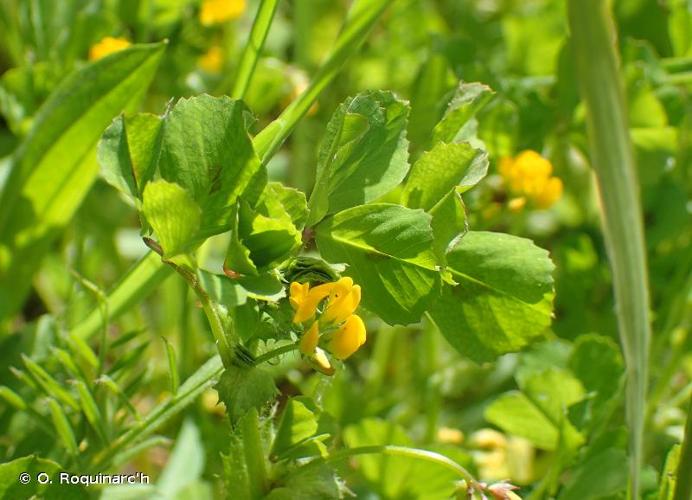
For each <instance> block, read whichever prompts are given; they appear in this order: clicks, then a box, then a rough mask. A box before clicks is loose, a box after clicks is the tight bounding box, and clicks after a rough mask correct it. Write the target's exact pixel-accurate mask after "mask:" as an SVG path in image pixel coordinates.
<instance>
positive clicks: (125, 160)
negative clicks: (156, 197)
mask: <svg viewBox="0 0 692 500" xmlns="http://www.w3.org/2000/svg"><path fill="white" fill-rule="evenodd" d="M162 124H163V120H162V119H161V117H159V116H156V115H152V114H149V113H138V114H136V115H132V116H119V117H118V118H116V119H115V120H113V123H111V125H110V126H109V127H108V128H107V129H106V131H105V132H104V133H103V135H102V136H101V140H100V141H99V144H98V150H97V158H98V162H99V165H100V166H101V175H103V178H104V179H105V180H106V181H107V182H108V183H109V184H110V185H112V186H113V187H115V188H116V189H118V190H119V191H121V192H123V193H125V194H126V195H128V196H130V197H131V198H133V199H137V198H141V197H142V188H143V187H144V185H145V184H146V183H147V182H148V181H149V180H150V179H151V177H152V175H153V174H154V170H155V168H156V163H157V161H158V153H159V150H160V140H161V130H162Z"/></svg>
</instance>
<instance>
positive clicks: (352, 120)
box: [307, 91, 409, 226]
mask: <svg viewBox="0 0 692 500" xmlns="http://www.w3.org/2000/svg"><path fill="white" fill-rule="evenodd" d="M408 113H409V108H408V105H407V104H406V103H405V102H404V101H401V100H400V99H398V98H397V97H396V96H394V94H392V93H391V92H384V91H374V92H365V93H362V94H358V95H357V96H356V97H352V98H349V99H347V100H346V101H345V102H344V103H343V104H342V105H341V106H340V107H339V109H337V111H336V112H335V113H334V116H332V119H331V120H330V121H329V123H328V124H327V130H326V135H325V138H324V140H323V143H322V146H321V148H320V153H319V159H318V163H317V174H316V181H315V188H314V189H313V192H312V195H311V196H310V215H309V216H308V221H307V225H308V226H312V225H314V224H316V223H317V222H319V221H320V220H322V218H324V217H325V216H326V215H329V214H332V213H334V212H338V211H340V210H344V209H347V208H351V207H354V206H356V205H361V204H364V203H368V202H371V201H374V200H376V199H378V198H380V197H381V196H384V195H385V194H387V193H388V192H389V191H391V190H392V189H393V188H394V187H396V186H397V185H398V184H399V183H400V182H401V181H402V180H403V179H404V177H405V176H406V173H407V172H408V168H409V165H408V140H407V139H406V125H407V120H408Z"/></svg>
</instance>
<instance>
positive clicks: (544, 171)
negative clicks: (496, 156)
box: [500, 150, 562, 210]
mask: <svg viewBox="0 0 692 500" xmlns="http://www.w3.org/2000/svg"><path fill="white" fill-rule="evenodd" d="M552 173H553V165H552V164H551V163H550V161H548V160H547V159H546V158H543V157H542V156H541V155H539V154H538V153H536V152H535V151H530V150H528V151H523V152H521V153H519V155H517V156H516V157H515V158H503V159H502V161H501V162H500V174H502V177H504V179H505V181H506V182H507V184H508V185H509V190H510V191H511V192H512V193H514V194H516V195H517V198H514V199H513V200H510V202H509V207H510V209H512V210H521V209H522V208H523V207H524V205H525V204H526V199H527V198H528V199H529V200H531V201H532V202H533V203H534V204H535V205H536V206H537V207H538V208H549V207H551V206H552V205H553V204H554V203H555V202H556V201H557V200H559V199H560V197H561V196H562V181H561V180H560V178H559V177H553V176H552Z"/></svg>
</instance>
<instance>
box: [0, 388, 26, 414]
mask: <svg viewBox="0 0 692 500" xmlns="http://www.w3.org/2000/svg"><path fill="white" fill-rule="evenodd" d="M0 398H2V399H4V400H5V402H6V403H7V404H9V405H10V406H12V407H13V408H14V409H16V410H18V411H23V410H26V408H27V406H26V403H25V402H24V400H23V399H22V397H21V396H20V395H19V394H17V393H16V392H14V391H13V390H12V389H10V388H9V387H6V386H4V385H2V386H0Z"/></svg>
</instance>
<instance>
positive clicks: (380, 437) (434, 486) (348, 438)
mask: <svg viewBox="0 0 692 500" xmlns="http://www.w3.org/2000/svg"><path fill="white" fill-rule="evenodd" d="M343 436H344V442H345V443H346V444H347V445H348V447H349V448H356V447H361V446H376V445H403V446H410V445H411V444H412V442H411V439H410V438H409V437H408V436H407V435H406V433H405V432H404V430H403V429H402V428H401V427H400V426H399V425H395V424H393V423H391V422H387V421H384V420H380V419H375V418H368V419H364V420H361V421H360V422H359V423H358V424H356V425H350V426H348V427H347V428H346V429H345V430H344V435H343ZM464 458H468V457H464ZM358 463H359V465H360V467H359V469H360V472H361V473H362V474H363V475H364V476H365V478H366V479H367V480H368V481H369V482H370V483H371V484H373V485H374V486H375V488H376V489H377V491H378V493H380V495H381V496H382V497H383V498H420V499H427V500H433V499H441V498H450V497H451V496H452V494H453V492H454V490H455V488H456V483H457V481H458V479H459V477H458V475H456V474H455V473H454V472H452V471H449V470H447V469H443V468H441V467H440V466H439V465H438V464H434V463H430V462H427V461H422V460H417V459H415V458H412V457H402V456H390V455H384V454H373V455H363V456H361V457H358Z"/></svg>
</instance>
